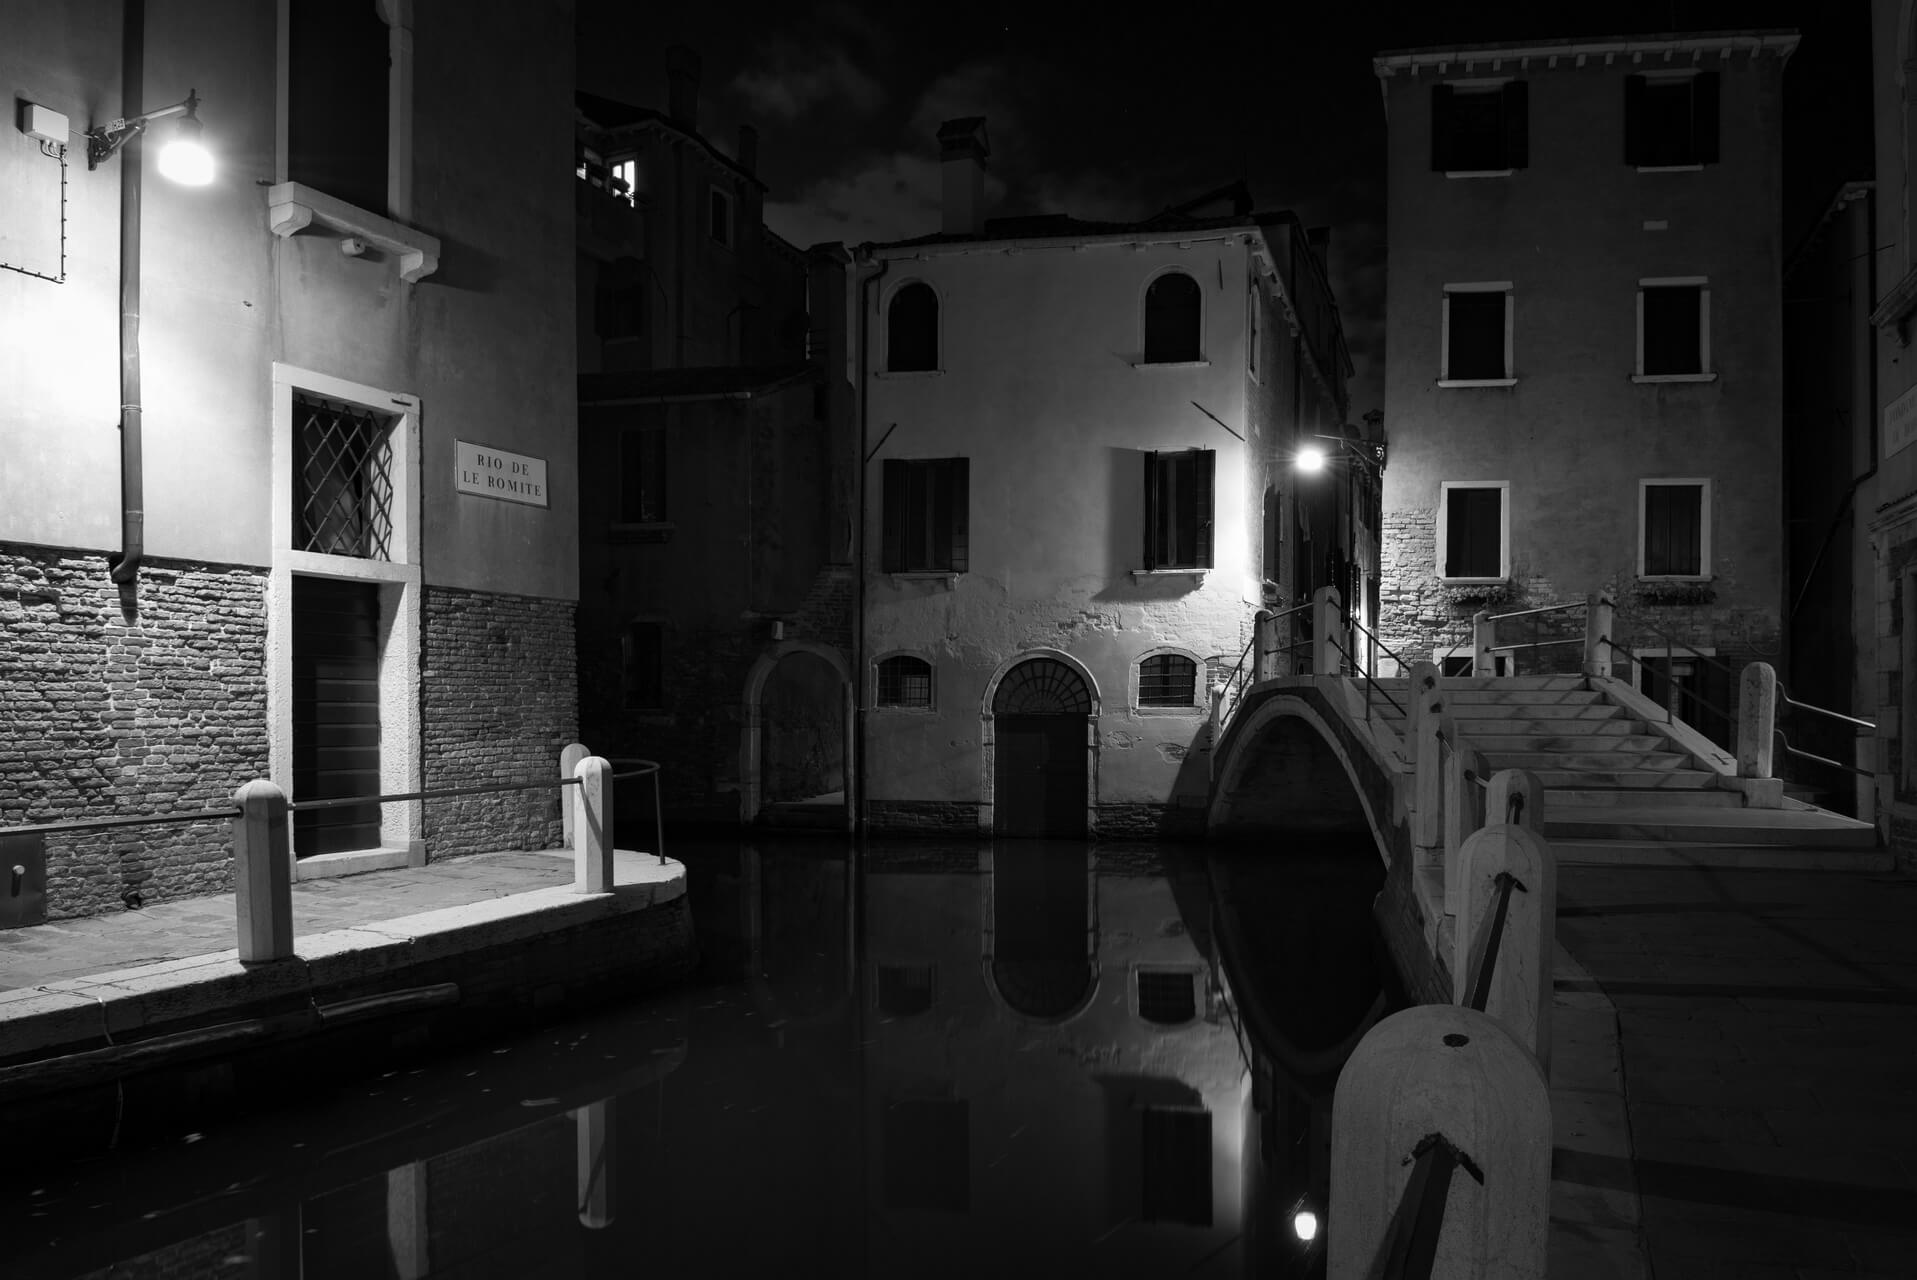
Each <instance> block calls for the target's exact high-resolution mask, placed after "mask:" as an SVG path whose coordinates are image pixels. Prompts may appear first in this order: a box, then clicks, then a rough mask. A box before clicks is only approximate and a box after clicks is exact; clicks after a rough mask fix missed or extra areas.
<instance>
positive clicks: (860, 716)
mask: <svg viewBox="0 0 1917 1280" xmlns="http://www.w3.org/2000/svg"><path fill="white" fill-rule="evenodd" d="M860 258H864V259H865V262H864V264H861V263H860V261H859V259H860ZM889 265H890V264H889V263H888V262H887V261H886V260H885V259H883V258H880V259H876V260H875V259H873V258H872V257H871V253H870V248H869V246H865V247H862V248H861V250H860V252H859V253H857V254H855V255H854V257H853V259H852V270H853V272H854V274H857V273H858V272H859V271H860V270H862V269H866V270H869V271H870V272H871V274H869V275H867V276H866V277H865V278H864V279H862V280H860V281H859V289H858V293H859V319H858V323H857V324H856V325H854V326H853V329H852V336H853V337H854V338H855V339H856V340H857V342H858V344H859V355H858V370H859V380H858V389H857V392H856V394H857V396H858V411H859V450H858V463H859V467H858V470H857V471H855V472H854V473H853V476H852V484H853V489H852V499H853V501H854V502H855V503H857V504H858V505H857V510H858V520H857V523H856V525H855V532H854V534H853V536H854V537H855V538H856V539H857V545H856V546H854V547H853V549H852V552H853V554H852V563H853V570H852V578H853V586H852V723H853V727H854V729H855V731H856V734H857V739H856V742H855V744H854V756H855V762H854V767H853V769H852V770H851V776H852V777H853V779H854V780H855V782H856V786H857V791H856V793H855V794H853V795H851V796H849V797H848V799H849V800H850V802H851V804H852V806H853V813H852V814H851V819H852V822H853V829H854V831H856V832H857V834H859V835H861V836H862V835H864V834H865V711H866V706H865V700H866V679H865V542H866V537H865V507H866V501H865V473H866V470H867V469H868V467H869V466H870V464H871V459H869V458H868V457H866V435H867V432H868V430H869V421H870V417H871V415H870V412H869V410H868V408H867V401H868V399H869V398H870V397H869V394H868V393H869V391H870V388H869V386H868V382H869V380H870V371H869V370H868V368H867V365H868V364H869V362H870V358H871V357H870V352H871V349H872V337H871V333H870V329H871V325H870V322H869V320H868V317H869V316H870V315H871V298H872V294H871V289H872V286H873V285H875V284H877V283H878V282H879V280H880V279H881V278H882V277H883V276H884V275H885V271H886V268H887V267H888V266H889ZM881 443H882V442H881Z"/></svg>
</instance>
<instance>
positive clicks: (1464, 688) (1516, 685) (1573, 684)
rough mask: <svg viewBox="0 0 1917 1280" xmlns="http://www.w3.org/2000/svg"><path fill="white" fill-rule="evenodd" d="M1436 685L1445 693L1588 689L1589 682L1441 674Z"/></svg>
mask: <svg viewBox="0 0 1917 1280" xmlns="http://www.w3.org/2000/svg"><path fill="white" fill-rule="evenodd" d="M1438 687H1439V688H1440V689H1443V690H1444V691H1445V692H1446V693H1469V692H1475V691H1479V690H1487V691H1492V692H1496V691H1498V690H1504V691H1507V692H1526V691H1529V692H1537V691H1541V690H1560V691H1568V690H1584V691H1586V692H1588V691H1589V690H1590V684H1589V683H1588V681H1587V680H1586V678H1585V677H1584V676H1441V677H1440V678H1439V680H1438Z"/></svg>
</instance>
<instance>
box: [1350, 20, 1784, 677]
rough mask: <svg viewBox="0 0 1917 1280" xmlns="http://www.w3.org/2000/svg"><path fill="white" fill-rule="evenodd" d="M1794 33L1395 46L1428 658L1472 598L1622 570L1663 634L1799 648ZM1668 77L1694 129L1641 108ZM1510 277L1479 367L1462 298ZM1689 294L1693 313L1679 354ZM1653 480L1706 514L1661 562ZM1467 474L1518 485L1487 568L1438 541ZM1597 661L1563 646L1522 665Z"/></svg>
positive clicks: (1617, 586)
mask: <svg viewBox="0 0 1917 1280" xmlns="http://www.w3.org/2000/svg"><path fill="white" fill-rule="evenodd" d="M1795 47H1796V36H1795V35H1794V34H1793V33H1730V34H1722V33H1720V34H1716V35H1711V36H1699V37H1683V36H1674V37H1658V38H1655V39H1648V38H1647V39H1644V40H1636V39H1618V40H1610V41H1589V42H1572V41H1565V42H1548V41H1547V42H1533V43H1527V44H1522V45H1518V44H1513V45H1491V46H1484V47H1480V48H1477V49H1465V50H1457V49H1451V50H1446V51H1437V50H1413V51H1407V52H1396V53H1387V54H1383V55H1380V56H1379V57H1378V58H1376V59H1375V60H1374V68H1375V70H1376V71H1377V74H1378V76H1379V78H1380V87H1381V89H1382V92H1383V97H1384V106H1385V112H1386V116H1387V120H1388V155H1387V175H1388V195H1387V221H1388V248H1389V254H1390V262H1391V271H1390V276H1389V281H1388V285H1387V291H1386V345H1387V349H1388V351H1389V353H1390V355H1389V361H1388V366H1387V369H1386V380H1385V411H1386V419H1387V421H1388V422H1389V423H1390V427H1391V445H1392V448H1391V466H1390V470H1389V471H1387V472H1386V475H1385V482H1384V508H1385V511H1384V524H1385V545H1384V548H1383V557H1384V570H1383V573H1384V579H1385V590H1384V601H1383V631H1384V636H1385V639H1386V640H1387V642H1388V643H1390V644H1391V645H1392V646H1393V648H1395V649H1396V650H1398V651H1399V652H1400V653H1402V654H1404V655H1405V656H1406V657H1407V659H1413V660H1415V659H1420V658H1430V657H1432V656H1434V655H1437V656H1440V657H1442V656H1445V655H1448V654H1450V653H1451V652H1452V651H1453V650H1454V648H1456V647H1458V646H1462V647H1464V649H1465V650H1466V651H1467V652H1468V650H1469V645H1470V617H1471V614H1472V613H1473V611H1474V610H1477V609H1480V608H1489V609H1491V610H1492V611H1494V612H1503V611H1507V610H1516V609H1524V608H1529V607H1538V606H1545V605H1552V604H1557V603H1561V602H1566V601H1574V600H1580V599H1582V598H1583V597H1584V596H1585V595H1586V594H1587V593H1589V592H1594V591H1598V590H1601V589H1602V590H1610V591H1612V592H1613V593H1615V594H1616V596H1617V599H1618V605H1619V610H1620V621H1619V629H1618V634H1619V637H1620V638H1621V639H1623V640H1624V642H1625V643H1626V644H1628V645H1630V646H1632V647H1633V648H1634V649H1636V650H1638V651H1640V652H1646V653H1649V652H1662V651H1663V650H1664V649H1665V648H1667V647H1669V646H1671V645H1682V644H1689V645H1695V646H1697V647H1699V648H1700V649H1703V650H1704V651H1705V652H1707V653H1712V654H1714V655H1715V656H1717V657H1718V658H1720V659H1722V660H1724V661H1725V662H1727V663H1729V664H1730V665H1732V666H1736V665H1737V664H1738V663H1739V662H1741V661H1746V660H1750V659H1757V658H1762V659H1764V660H1767V661H1771V662H1773V663H1775V662H1777V661H1779V659H1780V655H1781V650H1782V631H1781V626H1780V618H1781V616H1782V614H1781V597H1782V593H1783V585H1784V548H1785V545H1786V544H1785V539H1784V536H1783V534H1784V530H1783V524H1782V516H1781V512H1782V509H1783V508H1782V458H1783V454H1782V431H1781V373H1780V368H1781V335H1782V324H1781V319H1780V308H1779V296H1780V277H1781V271H1782V250H1781V247H1780V243H1779V239H1780V234H1781V233H1780V227H1779V222H1780V216H1779V214H1780V205H1779V193H1780V181H1781V167H1780V154H1781V142H1780V131H1779V116H1780V111H1781V105H1782V96H1781V95H1782V75H1783V69H1784V63H1785V60H1786V59H1787V58H1788V56H1789V55H1790V53H1791V51H1792V50H1793V49H1794V48H1795ZM1651 94H1658V95H1663V97H1660V101H1664V100H1665V98H1668V96H1669V95H1672V94H1679V95H1684V96H1683V100H1682V103H1681V105H1680V106H1679V108H1678V110H1679V111H1680V112H1685V111H1689V112H1694V115H1693V116H1690V117H1689V118H1690V119H1692V120H1693V121H1694V123H1693V124H1692V125H1691V128H1693V129H1694V130H1695V134H1694V145H1693V147H1691V148H1689V149H1686V148H1683V147H1680V148H1679V150H1678V152H1677V153H1672V154H1664V153H1660V152H1658V151H1657V150H1656V148H1657V147H1658V146H1660V145H1663V142H1662V141H1661V140H1660V139H1661V138H1666V137H1667V136H1668V132H1669V130H1668V128H1667V127H1666V126H1667V123H1668V122H1667V121H1665V120H1652V119H1650V118H1649V112H1648V111H1647V110H1646V109H1645V108H1643V107H1642V105H1641V103H1642V101H1644V100H1645V99H1646V98H1647V97H1648V95H1651ZM1473 95H1477V96H1473ZM1486 95H1501V96H1502V99H1503V108H1502V111H1503V115H1502V117H1501V120H1500V123H1501V127H1502V130H1503V133H1502V137H1501V139H1499V141H1498V144H1497V145H1494V146H1492V147H1491V148H1489V149H1485V148H1480V149H1481V150H1483V151H1484V154H1483V155H1480V156H1465V157H1463V158H1459V157H1460V156H1463V153H1462V152H1460V153H1457V154H1456V155H1454V154H1452V153H1451V152H1449V151H1447V150H1446V147H1448V146H1449V145H1451V144H1450V143H1449V141H1448V139H1450V138H1452V137H1453V136H1454V135H1456V134H1457V133H1458V131H1459V130H1460V129H1461V128H1462V126H1461V125H1460V124H1459V123H1458V122H1459V121H1461V120H1462V119H1463V116H1462V114H1461V113H1459V111H1458V108H1457V107H1455V106H1453V105H1450V104H1452V103H1455V102H1461V101H1464V100H1466V99H1467V98H1470V100H1472V101H1479V102H1483V101H1486V100H1487V97H1486ZM1439 111H1443V112H1446V113H1447V114H1446V115H1445V117H1444V119H1445V122H1446V123H1445V124H1444V125H1442V126H1440V125H1435V124H1434V113H1436V112H1439ZM1638 113H1641V114H1638ZM1434 130H1436V131H1437V137H1436V138H1435V139H1434ZM1640 130H1641V131H1642V132H1640ZM1645 135H1649V137H1650V139H1651V140H1650V142H1648V143H1646V142H1642V141H1640V139H1641V138H1642V137H1643V136H1645ZM1482 141H1483V139H1482V136H1481V135H1480V137H1478V138H1477V139H1474V140H1472V141H1471V142H1470V143H1460V144H1459V145H1476V144H1477V143H1479V142H1482ZM1639 147H1643V148H1644V150H1642V151H1638V152H1636V153H1635V154H1634V150H1633V149H1634V148H1639ZM1500 296H1501V297H1502V299H1503V301H1504V306H1505V310H1504V323H1503V328H1502V334H1501V335H1500V334H1499V333H1498V331H1497V327H1496V320H1495V312H1493V313H1492V316H1493V318H1492V319H1491V321H1490V325H1491V329H1490V333H1489V343H1490V346H1489V347H1488V349H1486V350H1483V351H1482V352H1481V354H1480V356H1479V358H1477V359H1476V361H1475V362H1474V367H1471V368H1465V367H1463V356H1464V354H1465V352H1466V350H1467V348H1466V345H1465V344H1466V343H1467V342H1469V341H1471V340H1472V338H1471V334H1472V333H1474V332H1475V329H1476V323H1477V322H1475V321H1473V322H1471V324H1470V325H1469V327H1468V326H1467V317H1468V315H1471V314H1477V315H1482V314H1483V313H1482V312H1475V313H1472V312H1467V310H1466V308H1467V307H1470V306H1475V305H1478V304H1479V303H1481V302H1482V300H1483V299H1485V298H1487V297H1490V298H1496V297H1500ZM1672 298H1676V299H1677V305H1679V306H1681V307H1686V308H1688V311H1685V312H1682V313H1681V314H1682V316H1683V317H1684V318H1683V320H1682V325H1683V327H1684V328H1685V330H1686V331H1685V332H1684V333H1683V335H1682V336H1683V339H1684V341H1683V343H1682V347H1683V349H1682V350H1681V351H1679V352H1678V354H1677V358H1676V360H1675V361H1674V362H1673V363H1668V364H1667V363H1664V361H1665V360H1666V359H1667V358H1668V357H1667V355H1666V352H1665V348H1664V347H1663V346H1662V343H1661V339H1662V337H1663V335H1664V327H1665V323H1666V322H1665V320H1664V317H1665V316H1667V315H1668V314H1670V313H1667V312H1665V311H1662V310H1661V309H1660V308H1661V307H1662V306H1663V305H1664V303H1665V302H1666V301H1668V300H1669V299H1672ZM1647 307H1650V308H1651V312H1650V313H1649V314H1650V315H1651V317H1652V318H1651V321H1650V324H1651V326H1652V327H1651V328H1647V327H1646V324H1647V322H1646V320H1645V318H1644V317H1645V316H1646V314H1647V312H1646V308H1647ZM1672 323H1675V322H1672ZM1647 334H1649V335H1650V336H1649V337H1648V338H1647V337H1646V335H1647ZM1693 335H1695V337H1694V338H1693ZM1500 336H1501V337H1502V342H1503V352H1502V355H1501V357H1500V353H1499V352H1498V351H1497V349H1496V343H1497V340H1498V338H1499V337H1500ZM1647 342H1648V343H1649V344H1650V345H1649V347H1647V345H1646V344H1647ZM1647 353H1648V355H1647ZM1454 364H1455V365H1456V366H1457V367H1453V365H1454ZM1647 483H1648V484H1650V485H1653V486H1655V487H1656V488H1657V492H1658V494H1659V495H1661V494H1663V493H1664V492H1665V491H1666V489H1667V488H1669V487H1672V486H1675V487H1677V488H1681V489H1682V490H1683V491H1684V492H1683V495H1682V496H1683V500H1684V501H1685V502H1686V503H1687V504H1690V505H1689V510H1690V511H1693V512H1696V514H1695V515H1694V516H1687V517H1686V519H1687V520H1688V521H1689V523H1688V527H1687V528H1686V530H1685V535H1686V538H1687V540H1688V541H1689V550H1688V555H1686V556H1674V557H1672V559H1673V563H1672V564H1669V565H1659V564H1657V563H1656V561H1657V559H1658V558H1659V553H1658V552H1657V551H1656V550H1653V551H1651V552H1650V553H1649V555H1650V557H1651V558H1650V560H1649V561H1648V562H1647V551H1646V547H1647V542H1646V537H1647V535H1646V532H1645V530H1646V516H1645V514H1644V512H1645V510H1646V505H1645V504H1646V502H1647V501H1649V500H1650V499H1647V497H1646V486H1647ZM1448 484H1449V485H1452V486H1460V487H1466V488H1473V489H1485V488H1501V489H1502V498H1501V499H1497V500H1495V501H1494V503H1493V505H1494V507H1495V506H1498V505H1500V504H1501V511H1499V512H1498V513H1497V514H1498V516H1499V517H1500V518H1501V520H1502V524H1503V527H1502V529H1498V528H1496V527H1495V525H1493V526H1492V527H1491V528H1490V530H1489V536H1490V537H1492V538H1494V539H1501V542H1502V545H1501V546H1496V547H1493V548H1491V549H1490V550H1489V551H1487V552H1486V553H1485V555H1484V556H1482V557H1478V558H1476V562H1475V563H1474V564H1471V565H1469V566H1466V565H1465V563H1464V560H1463V559H1462V558H1461V557H1457V556H1455V555H1453V554H1452V553H1451V552H1444V551H1443V546H1444V537H1443V535H1444V534H1445V533H1446V531H1447V528H1457V527H1459V526H1458V525H1456V524H1452V525H1449V526H1448V525H1447V519H1448V517H1447V511H1448V510H1449V509H1450V508H1448V506H1447V503H1449V502H1451V501H1452V500H1453V499H1452V498H1451V497H1449V496H1448V495H1447V490H1446V485H1448ZM1700 494H1701V497H1700ZM1654 496H1655V495H1654ZM1700 508H1701V510H1700ZM1699 543H1701V547H1700V546H1699V545H1698V544H1699ZM1441 552H1442V554H1444V555H1445V557H1446V558H1445V559H1444V560H1442V561H1441V560H1440V555H1441ZM1526 638H1528V637H1526ZM1553 653H1556V654H1558V655H1559V656H1558V657H1556V658H1554V657H1552V656H1551V655H1552V654H1553ZM1576 660H1577V656H1576V650H1575V649H1573V648H1568V647H1567V648H1564V649H1561V650H1555V651H1554V650H1540V651H1537V652H1536V653H1535V654H1533V655H1529V656H1525V657H1521V658H1520V669H1521V670H1538V669H1549V668H1550V667H1551V665H1552V664H1553V663H1555V662H1569V663H1572V664H1573V665H1575V662H1576ZM1719 692H1720V693H1721V692H1722V691H1721V690H1720V691H1719Z"/></svg>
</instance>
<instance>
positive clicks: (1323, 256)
mask: <svg viewBox="0 0 1917 1280" xmlns="http://www.w3.org/2000/svg"><path fill="white" fill-rule="evenodd" d="M1305 243H1306V244H1308V245H1310V246H1311V253H1312V256H1313V257H1315V258H1317V259H1318V265H1319V266H1320V267H1322V268H1323V269H1324V273H1325V274H1326V275H1327V276H1329V275H1330V274H1331V228H1330V227H1311V228H1309V229H1307V230H1306V232H1305Z"/></svg>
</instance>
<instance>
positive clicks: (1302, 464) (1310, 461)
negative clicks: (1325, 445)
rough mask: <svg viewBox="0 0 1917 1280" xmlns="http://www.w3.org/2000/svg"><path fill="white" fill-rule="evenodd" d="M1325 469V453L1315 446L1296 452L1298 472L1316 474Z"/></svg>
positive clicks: (1308, 446) (1309, 445) (1310, 445)
mask: <svg viewBox="0 0 1917 1280" xmlns="http://www.w3.org/2000/svg"><path fill="white" fill-rule="evenodd" d="M1324 469H1325V451H1324V449H1322V448H1321V447H1319V446H1318V445H1315V444H1308V445H1306V446H1305V447H1304V448H1302V449H1300V450H1298V470H1300V471H1304V472H1307V473H1310V474H1314V475H1315V474H1316V473H1318V472H1320V471H1323V470H1324Z"/></svg>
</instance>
